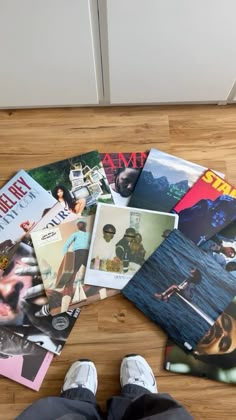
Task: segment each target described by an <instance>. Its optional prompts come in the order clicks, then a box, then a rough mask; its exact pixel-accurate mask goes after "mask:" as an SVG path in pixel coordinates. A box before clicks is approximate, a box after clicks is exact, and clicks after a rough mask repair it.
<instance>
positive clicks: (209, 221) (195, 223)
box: [178, 195, 236, 245]
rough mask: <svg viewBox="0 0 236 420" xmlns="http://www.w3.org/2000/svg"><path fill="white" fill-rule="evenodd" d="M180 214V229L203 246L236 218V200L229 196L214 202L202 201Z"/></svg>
mask: <svg viewBox="0 0 236 420" xmlns="http://www.w3.org/2000/svg"><path fill="white" fill-rule="evenodd" d="M178 214H179V225H178V229H179V230H180V231H181V232H183V233H184V234H186V236H188V234H189V235H191V239H192V241H193V242H195V243H197V244H198V245H201V244H202V243H204V242H205V241H206V240H207V239H208V237H209V235H210V236H211V232H213V233H214V231H215V230H220V228H221V227H222V228H223V227H224V225H225V223H226V222H228V223H230V222H231V221H232V220H234V219H235V218H236V199H235V198H233V197H230V196H228V195H220V196H219V197H217V198H216V199H215V200H214V201H213V200H207V199H206V200H205V199H202V200H200V201H198V202H197V203H196V204H195V205H193V206H192V207H189V208H186V209H183V210H181V211H180V212H179V213H178Z"/></svg>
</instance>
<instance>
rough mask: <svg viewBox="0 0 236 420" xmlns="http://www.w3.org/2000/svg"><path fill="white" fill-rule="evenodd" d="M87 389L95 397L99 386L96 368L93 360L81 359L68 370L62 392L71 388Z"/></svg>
mask: <svg viewBox="0 0 236 420" xmlns="http://www.w3.org/2000/svg"><path fill="white" fill-rule="evenodd" d="M79 386H81V387H82V388H87V389H89V390H90V391H92V393H93V394H94V395H95V394H96V391H97V386H98V377H97V369H96V366H95V364H94V363H93V362H91V360H87V359H81V360H78V361H77V362H74V363H73V364H72V365H71V367H70V369H69V370H68V372H67V374H66V376H65V379H64V384H63V387H62V392H63V391H67V390H68V389H71V388H78V387H79Z"/></svg>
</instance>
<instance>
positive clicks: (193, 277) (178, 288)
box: [155, 268, 202, 302]
mask: <svg viewBox="0 0 236 420" xmlns="http://www.w3.org/2000/svg"><path fill="white" fill-rule="evenodd" d="M201 280H202V275H201V273H200V271H199V270H198V269H197V268H195V269H193V270H191V272H190V276H189V277H188V278H187V279H185V280H184V281H183V282H182V283H180V284H178V285H177V284H173V285H172V286H170V287H168V289H166V290H165V291H164V292H162V293H155V297H156V298H158V299H160V300H163V301H164V302H168V301H169V299H170V298H171V296H173V294H175V293H179V294H180V295H182V296H184V297H185V298H186V299H188V300H191V298H192V294H193V290H194V288H195V286H196V285H197V284H199V283H200V282H201Z"/></svg>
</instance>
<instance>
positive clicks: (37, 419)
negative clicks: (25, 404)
mask: <svg viewBox="0 0 236 420" xmlns="http://www.w3.org/2000/svg"><path fill="white" fill-rule="evenodd" d="M67 415H70V417H68V418H71V419H74V418H75V419H77V420H101V419H102V417H101V413H100V409H99V407H98V406H97V403H96V398H95V396H94V395H93V393H92V392H91V391H90V390H88V389H86V388H82V387H78V388H71V389H68V390H67V391H64V392H62V393H61V395H60V397H49V398H43V399H41V400H39V401H37V402H36V403H34V404H32V405H31V406H30V407H29V408H27V409H26V410H25V411H23V413H22V414H20V416H19V417H17V419H16V420H32V419H33V420H42V419H43V420H55V419H57V418H63V416H65V419H66V416H67ZM73 415H74V417H73Z"/></svg>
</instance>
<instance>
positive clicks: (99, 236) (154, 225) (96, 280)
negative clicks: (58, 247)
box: [84, 203, 178, 289]
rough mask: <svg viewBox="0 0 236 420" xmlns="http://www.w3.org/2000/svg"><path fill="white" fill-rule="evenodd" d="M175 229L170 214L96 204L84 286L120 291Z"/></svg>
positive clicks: (176, 219) (176, 220)
mask: <svg viewBox="0 0 236 420" xmlns="http://www.w3.org/2000/svg"><path fill="white" fill-rule="evenodd" d="M177 226H178V216H177V215H174V214H167V213H162V212H155V211H149V210H141V209H133V208H130V207H119V206H113V205H108V204H102V203H99V204H98V207H97V212H96V216H95V221H94V229H93V233H92V239H91V245H90V249H89V255H88V263H87V269H86V272H85V280H84V283H85V284H88V285H95V286H103V287H107V288H114V289H122V288H123V287H124V286H125V285H126V284H127V282H128V281H129V280H130V279H131V278H132V277H133V275H134V274H135V273H136V272H137V271H138V270H139V268H140V267H141V266H142V265H143V263H144V262H145V261H146V260H147V258H149V256H150V255H151V254H152V253H153V251H154V250H155V249H156V248H157V247H158V246H159V245H160V244H161V242H162V241H163V240H164V239H165V237H166V236H167V235H168V233H169V232H170V231H171V230H172V229H174V228H176V227H177Z"/></svg>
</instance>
